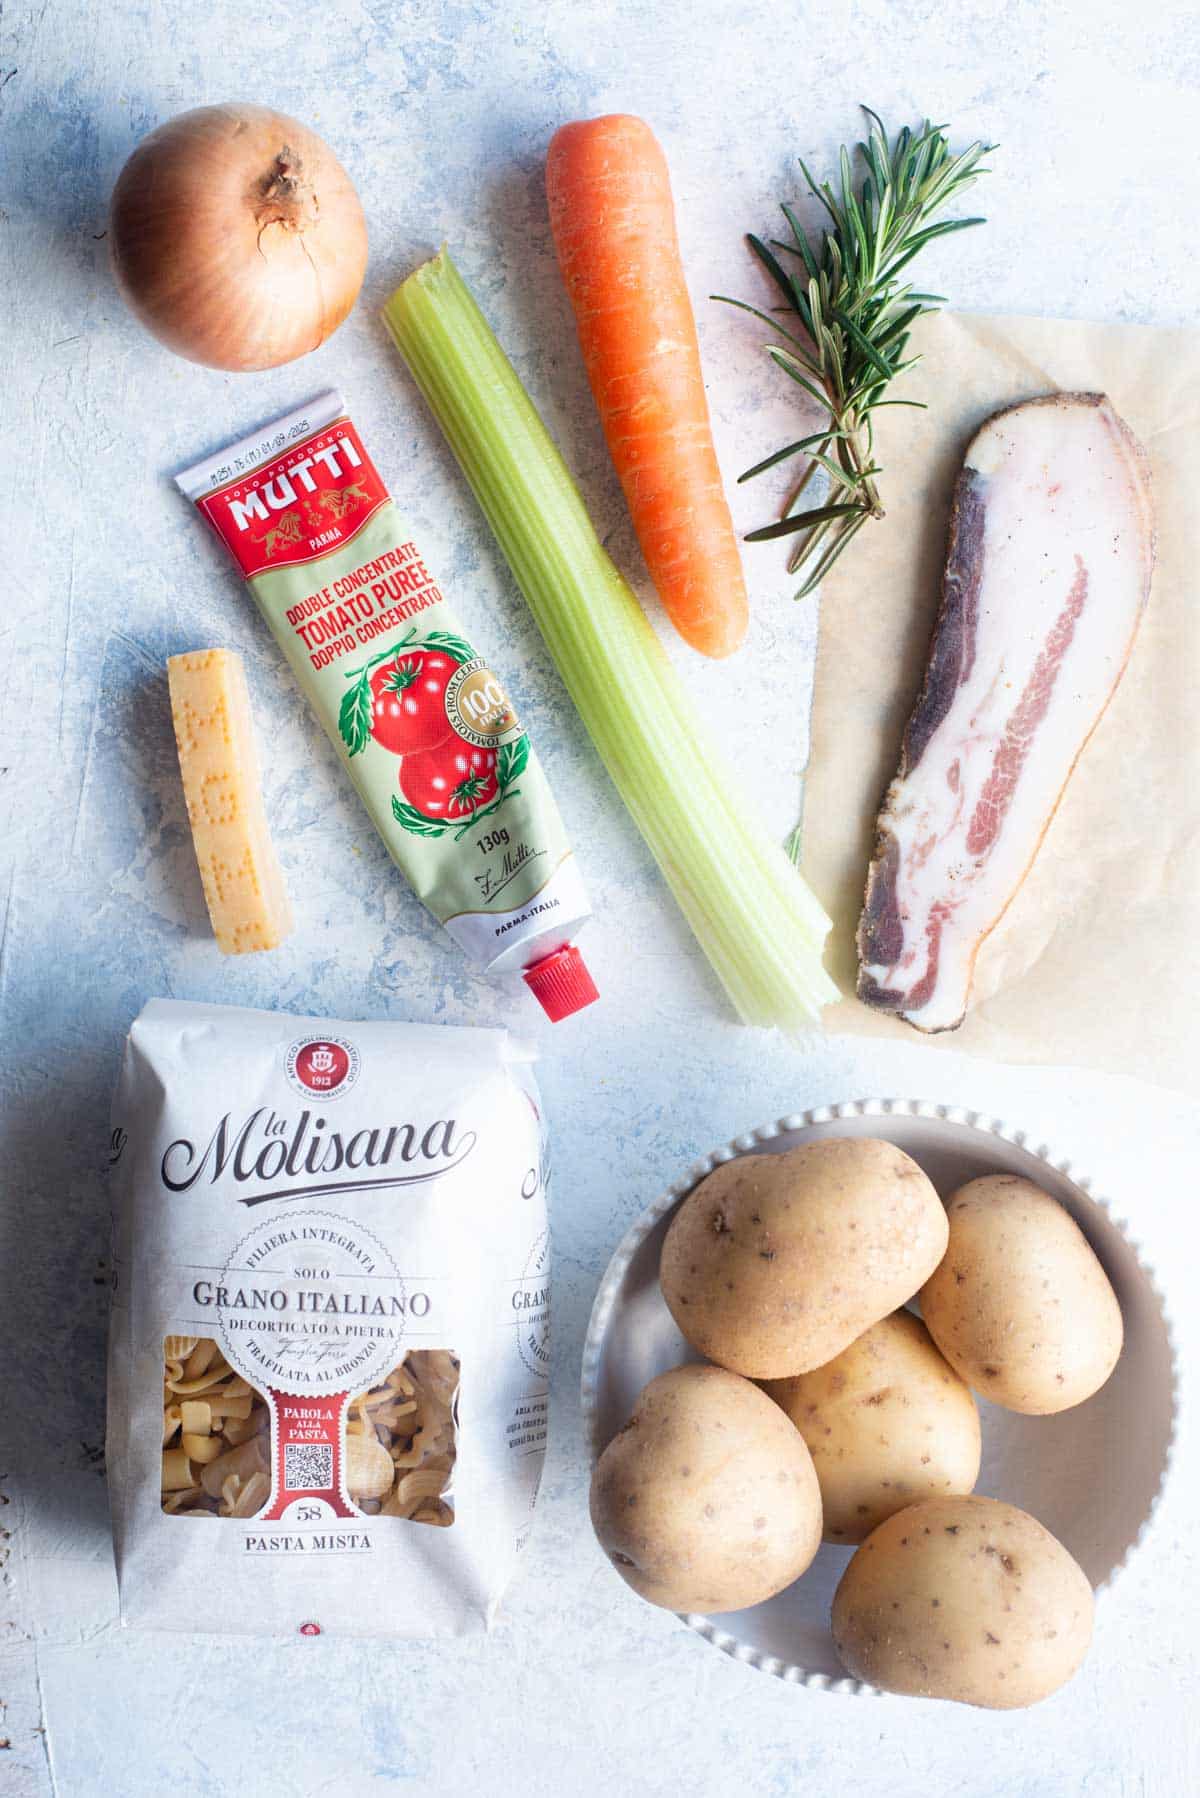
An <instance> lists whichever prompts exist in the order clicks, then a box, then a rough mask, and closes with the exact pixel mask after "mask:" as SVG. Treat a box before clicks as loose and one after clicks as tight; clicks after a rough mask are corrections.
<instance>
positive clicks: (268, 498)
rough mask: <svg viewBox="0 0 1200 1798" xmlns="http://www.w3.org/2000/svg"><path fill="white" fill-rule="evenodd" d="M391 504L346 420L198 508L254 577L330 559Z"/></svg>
mask: <svg viewBox="0 0 1200 1798" xmlns="http://www.w3.org/2000/svg"><path fill="white" fill-rule="evenodd" d="M387 497H388V493H387V488H386V487H385V486H384V484H383V482H382V481H381V480H380V478H379V475H378V474H377V473H376V471H375V468H374V466H373V464H372V462H371V458H370V457H369V456H368V455H367V452H366V450H365V449H364V448H363V446H362V439H361V438H360V437H359V435H358V432H357V431H356V430H355V428H354V426H353V425H352V424H351V423H350V420H349V419H348V418H344V419H340V420H339V421H338V422H337V424H335V425H332V426H331V427H330V428H329V429H327V430H324V431H317V432H315V433H313V434H311V435H310V436H308V437H306V438H305V439H304V440H303V441H302V442H300V443H296V444H293V446H292V447H291V448H290V449H288V450H285V451H284V452H283V454H282V455H280V456H277V457H276V458H275V460H274V461H272V462H268V463H266V464H265V465H264V466H263V467H261V468H258V469H256V470H254V471H253V473H252V474H250V475H249V476H248V477H246V478H244V479H242V480H237V481H228V482H226V484H225V486H223V487H219V488H218V489H217V490H216V492H215V493H209V494H206V495H205V496H204V498H202V499H200V500H198V501H197V504H198V506H199V508H200V510H201V511H202V512H203V514H204V516H205V517H206V518H207V519H208V522H209V523H210V524H211V525H212V527H213V529H214V530H215V531H216V533H217V535H218V537H219V538H220V539H221V541H222V543H224V545H225V547H226V548H227V549H228V550H230V551H231V552H232V554H233V556H234V558H235V560H236V561H237V564H238V566H239V568H240V569H241V571H242V573H243V574H244V575H246V576H247V577H249V576H251V575H255V574H262V573H263V572H265V571H266V570H267V569H270V568H282V567H286V566H287V565H288V564H289V563H292V562H311V561H315V560H316V558H317V557H318V556H324V555H328V554H329V552H330V551H331V550H333V549H337V548H339V547H340V546H341V545H342V544H344V543H347V542H348V541H349V540H350V538H351V537H353V536H355V535H356V534H357V533H358V532H359V531H360V530H361V529H362V527H363V525H364V524H365V523H366V522H367V520H368V518H370V517H371V515H372V514H373V513H374V512H375V511H376V510H377V508H378V507H379V506H381V505H383V503H384V502H385V500H386V499H387Z"/></svg>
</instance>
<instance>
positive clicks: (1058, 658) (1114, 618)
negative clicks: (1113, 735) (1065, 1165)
mask: <svg viewBox="0 0 1200 1798" xmlns="http://www.w3.org/2000/svg"><path fill="white" fill-rule="evenodd" d="M1153 563H1154V522H1153V511H1152V506H1151V496H1150V476H1149V468H1148V464H1147V460H1146V456H1145V453H1144V451H1143V450H1142V448H1141V445H1140V444H1139V443H1138V441H1137V439H1136V438H1135V437H1134V435H1133V433H1132V432H1131V431H1130V430H1129V428H1128V426H1127V425H1126V424H1125V423H1124V421H1123V420H1122V419H1121V418H1119V417H1118V415H1117V413H1116V412H1115V411H1114V410H1113V407H1112V405H1111V404H1110V403H1109V401H1108V399H1107V397H1106V396H1105V395H1104V394H1100V393H1059V394H1051V395H1048V396H1046V397H1045V398H1043V399H1036V400H1026V401H1024V402H1023V403H1022V404H1020V405H1016V406H1012V407H1009V408H1008V409H1007V410H1006V411H1004V412H998V413H997V414H996V415H995V417H993V418H990V419H989V420H988V422H987V423H986V424H985V425H984V426H983V428H982V429H981V430H980V431H979V433H978V434H977V436H976V437H975V439H974V441H973V442H972V444H971V446H970V448H969V449H968V451H967V455H966V460H965V462H964V465H963V469H962V472H961V474H960V475H959V477H958V484H957V486H956V489H955V495H954V511H953V516H952V519H951V526H950V546H949V552H948V555H947V559H946V570H945V575H944V577H943V585H942V601H941V608H940V610H939V613H938V619H937V624H936V626H935V627H934V633H933V641H932V644H931V645H930V650H929V660H928V664H927V666H926V670H925V680H924V685H923V687H922V690H921V694H920V697H919V698H918V700H917V703H916V706H915V708H914V710H913V712H912V715H911V717H910V718H909V720H908V725H907V727H906V729H905V733H904V741H903V745H902V748H901V754H900V766H899V769H898V771H897V773H896V777H895V779H894V780H893V781H892V784H891V786H890V787H889V788H888V791H887V795H886V797H885V799H884V802H883V807H882V810H881V811H880V814H879V822H878V829H877V836H876V842H875V853H874V857H873V860H872V862H871V866H870V870H869V872H868V876H867V891H866V901H865V905H864V908H863V914H862V919H861V922H860V924H859V928H858V956H859V977H858V995H859V998H860V999H862V1000H864V1001H865V1002H866V1003H867V1004H868V1005H874V1006H877V1007H879V1008H881V1009H883V1010H886V1011H891V1012H895V1013H896V1014H897V1015H898V1016H900V1017H902V1018H904V1019H905V1020H906V1021H907V1022H908V1023H910V1024H912V1025H914V1026H915V1027H916V1028H917V1029H918V1030H926V1031H937V1030H953V1029H954V1028H955V1026H956V1025H958V1024H960V1023H961V1022H962V1020H963V1016H964V1014H965V1012H966V1008H967V1003H968V999H969V997H970V990H971V979H972V975H973V972H974V967H975V958H976V956H977V955H978V953H979V948H980V945H981V944H982V942H983V940H984V938H985V937H986V936H987V935H988V933H989V931H991V930H992V929H993V928H994V926H995V925H996V924H997V923H998V922H999V920H1000V918H1001V916H1002V915H1003V913H1004V911H1005V909H1006V908H1007V906H1008V905H1009V903H1010V901H1011V900H1012V898H1013V895H1014V894H1015V893H1016V891H1017V889H1018V887H1019V886H1020V885H1021V882H1022V880H1023V879H1024V878H1025V875H1026V873H1027V872H1028V870H1029V867H1030V864H1031V863H1032V861H1033V859H1034V856H1035V855H1036V854H1037V851H1038V847H1039V845H1040V843H1041V841H1042V838H1043V836H1044V835H1045V833H1046V830H1047V827H1048V826H1049V823H1050V820H1051V818H1052V817H1053V816H1054V813H1055V810H1056V808H1057V806H1058V802H1059V800H1060V798H1061V797H1062V793H1063V790H1064V788H1065V787H1066V784H1067V781H1068V780H1069V779H1070V776H1071V772H1072V770H1073V768H1074V767H1075V764H1076V762H1077V761H1078V759H1079V757H1080V755H1081V754H1082V752H1083V750H1084V748H1085V746H1086V744H1087V741H1088V738H1089V737H1090V736H1091V734H1092V732H1093V731H1094V730H1095V728H1096V725H1097V724H1098V723H1099V721H1100V718H1101V716H1102V714H1103V712H1104V709H1105V707H1106V706H1107V704H1108V702H1109V700H1110V699H1111V697H1112V695H1113V693H1114V691H1115V690H1116V687H1117V683H1118V682H1119V681H1120V678H1121V675H1122V673H1123V672H1124V669H1125V664H1126V661H1127V660H1128V657H1129V652H1130V649H1131V648H1132V646H1133V639H1134V637H1135V635H1136V633H1137V628H1138V624H1139V623H1140V621H1141V616H1142V613H1143V611H1144V609H1145V605H1146V600H1147V598H1148V595H1149V591H1150V575H1151V570H1152V568H1153Z"/></svg>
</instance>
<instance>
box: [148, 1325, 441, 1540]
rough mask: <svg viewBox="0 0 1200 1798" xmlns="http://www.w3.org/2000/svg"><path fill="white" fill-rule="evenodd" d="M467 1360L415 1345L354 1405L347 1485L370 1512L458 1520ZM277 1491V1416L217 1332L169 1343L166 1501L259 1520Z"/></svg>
mask: <svg viewBox="0 0 1200 1798" xmlns="http://www.w3.org/2000/svg"><path fill="white" fill-rule="evenodd" d="M458 1380H459V1362H458V1358H457V1356H455V1355H453V1354H451V1353H450V1352H449V1351H448V1350H445V1349H414V1350H413V1351H412V1353H410V1354H408V1355H406V1356H405V1358H404V1360H403V1361H402V1362H401V1363H400V1364H399V1365H398V1366H397V1367H394V1368H393V1369H392V1371H391V1373H389V1374H388V1375H387V1377H386V1378H385V1379H384V1380H383V1381H382V1382H381V1383H380V1384H379V1385H377V1386H373V1387H372V1388H371V1389H370V1390H369V1391H367V1392H360V1393H358V1394H357V1395H356V1396H355V1397H354V1398H352V1399H351V1400H350V1402H349V1404H348V1406H347V1410H346V1453H345V1479H346V1490H347V1492H348V1494H349V1497H350V1499H351V1502H352V1503H353V1504H354V1505H356V1506H357V1507H358V1509H359V1510H361V1511H363V1512H364V1513H365V1514H367V1515H368V1516H384V1517H400V1518H405V1519H408V1520H409V1521H411V1522H413V1523H430V1524H436V1525H440V1526H442V1527H444V1526H446V1525H448V1524H451V1523H453V1521H454V1512H453V1508H452V1497H451V1484H452V1475H453V1470H454V1459H455V1424H454V1404H455V1398H456V1395H457V1392H458ZM270 1492H271V1413H270V1409H269V1407H268V1405H267V1402H266V1400H265V1399H264V1398H263V1396H262V1395H261V1393H259V1392H256V1391H255V1389H254V1388H253V1387H252V1386H251V1385H250V1384H249V1382H248V1381H246V1380H244V1379H242V1378H241V1376H240V1375H239V1374H238V1373H237V1372H236V1371H235V1370H234V1369H233V1368H232V1367H230V1365H229V1363H228V1362H227V1361H226V1360H225V1358H224V1356H223V1355H222V1353H221V1351H220V1348H219V1347H218V1345H217V1344H216V1343H215V1342H214V1341H213V1340H212V1339H211V1337H207V1336H168V1337H166V1338H165V1340H164V1343H163V1452H162V1508H163V1510H164V1511H167V1512H169V1513H170V1514H172V1515H174V1516H180V1517H235V1518H249V1517H255V1516H257V1515H258V1513H259V1512H260V1511H261V1510H262V1509H263V1507H264V1505H265V1504H266V1502H267V1500H268V1498H269V1496H270Z"/></svg>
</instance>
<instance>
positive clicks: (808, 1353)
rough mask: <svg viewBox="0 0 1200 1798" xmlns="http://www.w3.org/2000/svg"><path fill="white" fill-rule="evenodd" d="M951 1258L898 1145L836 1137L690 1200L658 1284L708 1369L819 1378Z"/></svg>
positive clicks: (925, 1184) (703, 1187)
mask: <svg viewBox="0 0 1200 1798" xmlns="http://www.w3.org/2000/svg"><path fill="white" fill-rule="evenodd" d="M945 1248H946V1213H945V1211H944V1210H943V1209H942V1203H941V1200H940V1199H939V1198H938V1196H937V1193H936V1192H935V1191H934V1189H933V1187H932V1186H931V1185H930V1183H929V1181H928V1180H927V1179H926V1177H925V1175H924V1174H923V1173H922V1172H921V1169H920V1168H919V1167H918V1166H917V1164H916V1162H915V1161H912V1160H910V1159H909V1157H908V1156H907V1155H905V1154H903V1153H902V1151H901V1150H899V1149H897V1148H894V1147H893V1145H892V1144H891V1143H889V1142H875V1141H871V1140H860V1141H855V1140H853V1139H851V1138H849V1137H830V1138H828V1139H827V1140H825V1141H824V1142H813V1143H805V1144H803V1145H802V1146H801V1147H800V1148H797V1149H789V1150H788V1152H787V1153H786V1154H784V1155H741V1156H738V1158H737V1159H736V1160H734V1161H727V1162H725V1163H724V1164H723V1165H722V1166H721V1167H719V1168H717V1169H716V1170H715V1172H713V1173H711V1174H709V1176H708V1178H707V1179H706V1180H702V1181H701V1183H700V1185H699V1186H697V1187H696V1189H695V1191H694V1192H692V1193H689V1195H688V1197H687V1198H686V1199H685V1200H684V1201H683V1204H682V1205H681V1206H680V1207H679V1210H678V1211H677V1212H676V1214H675V1216H674V1218H673V1219H672V1222H671V1227H670V1229H669V1230H668V1231H667V1235H666V1240H665V1242H664V1243H663V1251H662V1262H661V1265H660V1269H659V1278H660V1281H661V1284H662V1291H663V1297H664V1298H665V1299H666V1301H667V1304H668V1306H669V1307H670V1310H671V1315H672V1317H673V1318H674V1319H675V1322H676V1323H677V1324H678V1325H679V1328H680V1329H681V1330H682V1331H683V1334H684V1335H685V1336H686V1337H687V1339H688V1341H689V1342H690V1343H691V1345H692V1347H693V1348H694V1349H696V1350H698V1351H699V1353H700V1354H702V1355H704V1356H706V1357H707V1359H708V1360H710V1361H716V1362H719V1364H720V1365H721V1366H722V1367H728V1368H730V1369H731V1370H732V1371H733V1372H734V1373H740V1374H746V1375H747V1376H748V1377H749V1378H751V1379H755V1380H780V1379H786V1378H787V1377H788V1376H789V1375H790V1374H798V1373H807V1372H808V1371H809V1369H810V1368H814V1367H823V1366H824V1365H825V1363H826V1362H827V1361H832V1360H833V1357H834V1356H835V1355H840V1354H841V1352H842V1350H843V1349H844V1348H849V1346H850V1344H851V1343H852V1342H853V1341H854V1339H855V1337H856V1336H861V1335H862V1333H863V1331H864V1330H866V1329H868V1328H869V1327H870V1326H871V1324H874V1323H878V1322H879V1320H880V1318H881V1317H886V1316H887V1315H888V1313H889V1312H891V1311H895V1310H897V1309H898V1307H899V1306H901V1305H903V1304H904V1303H905V1302H906V1300H908V1299H910V1298H911V1297H912V1296H913V1294H914V1293H915V1292H916V1290H917V1288H918V1287H919V1286H920V1285H921V1283H922V1281H924V1280H927V1279H928V1278H929V1275H930V1274H931V1273H932V1272H933V1270H934V1268H935V1267H936V1266H937V1264H938V1262H939V1261H940V1260H941V1258H942V1255H943V1253H944V1252H945Z"/></svg>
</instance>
